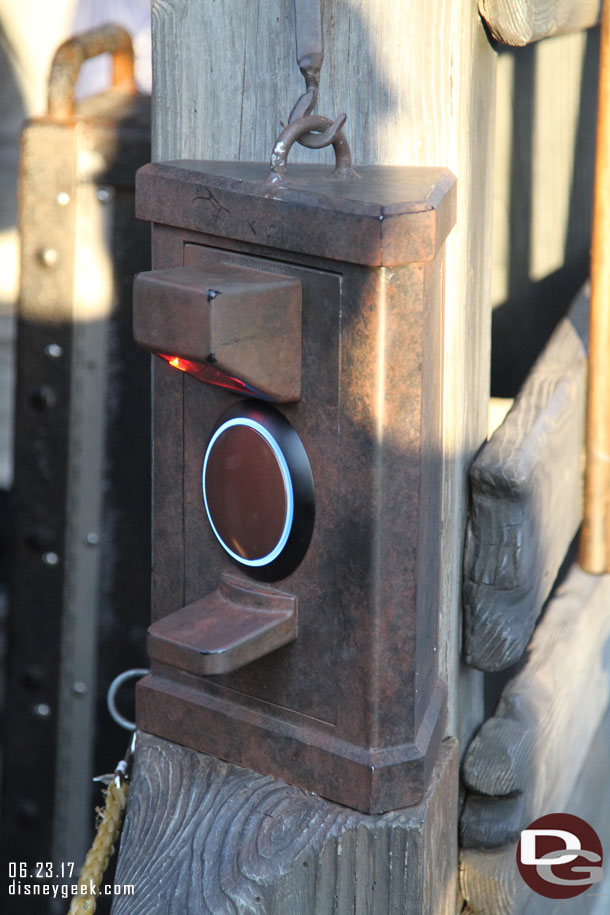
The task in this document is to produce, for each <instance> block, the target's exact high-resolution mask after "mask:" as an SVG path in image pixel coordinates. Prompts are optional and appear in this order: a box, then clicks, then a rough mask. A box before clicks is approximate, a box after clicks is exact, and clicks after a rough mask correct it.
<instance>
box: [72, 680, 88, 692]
mask: <svg viewBox="0 0 610 915" xmlns="http://www.w3.org/2000/svg"><path fill="white" fill-rule="evenodd" d="M72 689H73V691H74V692H75V693H76V695H77V696H84V695H85V694H86V692H87V684H86V683H84V682H83V680H76V682H75V683H73V684H72Z"/></svg>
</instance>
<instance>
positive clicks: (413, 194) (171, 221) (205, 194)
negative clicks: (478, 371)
mask: <svg viewBox="0 0 610 915" xmlns="http://www.w3.org/2000/svg"><path fill="white" fill-rule="evenodd" d="M358 175H359V178H354V179H352V178H344V179H337V178H335V177H333V172H332V171H331V170H329V169H327V168H324V167H323V166H319V165H302V164H300V163H298V164H294V165H292V166H291V168H290V174H289V180H288V181H287V182H286V183H285V184H284V185H283V186H282V187H281V188H278V190H277V193H276V194H275V195H272V196H271V197H269V196H268V195H267V192H268V185H267V179H268V176H269V166H268V164H266V163H264V162H263V163H257V162H198V161H193V160H185V161H184V162H170V163H153V164H151V165H147V166H145V167H144V168H142V169H140V170H139V172H138V175H137V178H136V189H137V201H136V207H137V210H136V213H137V215H138V216H139V217H140V218H141V219H148V220H150V221H151V222H154V223H160V224H163V225H167V226H176V227H179V228H182V229H192V230H193V231H195V232H201V233H207V234H209V235H210V237H213V238H228V239H234V240H235V241H243V242H246V243H247V244H251V245H255V246H259V245H264V246H265V247H267V248H272V249H274V250H275V251H282V252H294V253H298V254H311V255H313V256H314V257H322V258H323V259H325V260H329V259H330V260H333V261H335V260H338V261H341V262H346V263H350V264H364V265H367V266H370V267H378V266H384V267H398V266H401V265H403V264H409V263H415V262H421V261H429V260H432V259H433V258H435V257H436V255H437V254H438V252H439V250H440V249H441V247H442V245H443V242H444V241H445V238H446V236H447V234H448V233H449V231H450V229H451V226H452V225H453V223H454V221H455V207H456V185H455V178H454V176H453V175H452V174H451V172H449V171H447V169H442V168H405V167H401V166H386V167H381V166H374V165H369V166H359V167H358ZM283 256H284V257H287V255H286V254H284V255H283ZM171 266H174V264H172V265H171ZM259 269H264V268H263V267H259ZM329 269H333V270H336V269H337V265H336V264H335V265H334V266H333V267H332V268H331V267H330V266H329Z"/></svg>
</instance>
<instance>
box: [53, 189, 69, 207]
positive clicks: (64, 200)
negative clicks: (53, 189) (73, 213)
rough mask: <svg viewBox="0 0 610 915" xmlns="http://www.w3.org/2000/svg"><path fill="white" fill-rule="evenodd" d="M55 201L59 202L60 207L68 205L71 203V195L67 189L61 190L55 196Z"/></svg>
mask: <svg viewBox="0 0 610 915" xmlns="http://www.w3.org/2000/svg"><path fill="white" fill-rule="evenodd" d="M55 201H56V203H58V204H59V206H60V207H66V206H68V204H69V203H70V195H69V194H67V193H66V192H65V191H60V192H59V194H58V195H57V197H56V198H55Z"/></svg>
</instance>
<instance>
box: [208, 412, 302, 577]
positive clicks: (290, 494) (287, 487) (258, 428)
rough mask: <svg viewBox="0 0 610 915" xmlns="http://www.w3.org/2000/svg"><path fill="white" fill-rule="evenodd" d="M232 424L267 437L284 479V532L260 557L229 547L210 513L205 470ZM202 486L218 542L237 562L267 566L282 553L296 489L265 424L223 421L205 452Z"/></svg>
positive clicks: (280, 452) (280, 451)
mask: <svg viewBox="0 0 610 915" xmlns="http://www.w3.org/2000/svg"><path fill="white" fill-rule="evenodd" d="M232 426H247V427H248V428H249V429H254V431H255V432H258V434H259V435H262V437H263V438H264V439H265V441H266V442H267V444H268V445H269V447H270V448H271V450H272V451H273V454H274V455H275V459H276V461H277V462H278V464H279V466H280V472H281V474H282V480H283V482H284V491H285V493H286V518H285V521H284V527H283V530H282V534H281V536H280V539H279V540H278V542H277V543H276V545H275V546H274V548H273V549H272V550H271V552H270V553H267V555H266V556H261V558H260V559H244V557H243V556H239V555H238V554H237V553H235V552H234V551H233V550H232V549H231V548H230V547H228V546H227V544H226V543H225V542H224V540H223V539H222V537H221V536H220V534H219V533H218V531H217V530H216V526H215V524H214V522H213V521H212V516H211V514H210V509H209V507H208V499H207V495H206V491H205V472H206V469H207V466H208V458H209V456H210V452H211V450H212V448H213V447H214V443H215V442H216V440H217V439H218V438H219V437H220V436H221V435H222V433H223V432H226V430H227V429H230V428H231V427H232ZM201 486H202V489H203V501H204V504H205V511H206V514H207V516H208V521H209V522H210V524H211V526H212V530H213V531H214V536H215V537H216V539H217V540H218V542H219V543H220V545H221V546H222V548H223V549H224V550H226V551H227V553H228V554H229V556H232V557H233V559H235V560H236V561H237V562H241V563H242V565H246V566H267V565H269V563H270V562H273V561H274V560H275V559H277V557H278V556H279V555H280V553H281V552H282V550H283V549H284V547H285V546H286V543H287V542H288V537H289V536H290V530H291V528H292V522H293V519H294V491H293V489H292V478H291V476H290V471H289V469H288V464H287V463H286V458H285V457H284V455H283V453H282V450H281V448H280V446H279V445H278V443H277V441H276V440H275V439H274V437H273V436H272V435H271V433H270V432H269V430H268V429H265V427H264V426H262V425H261V424H260V423H257V422H256V421H255V420H253V419H246V418H245V417H240V418H238V419H229V420H227V422H226V423H223V424H222V426H219V427H218V429H217V430H216V432H215V433H214V435H213V436H212V438H211V439H210V443H209V445H208V447H207V450H206V453H205V458H204V459H203V473H202V474H201Z"/></svg>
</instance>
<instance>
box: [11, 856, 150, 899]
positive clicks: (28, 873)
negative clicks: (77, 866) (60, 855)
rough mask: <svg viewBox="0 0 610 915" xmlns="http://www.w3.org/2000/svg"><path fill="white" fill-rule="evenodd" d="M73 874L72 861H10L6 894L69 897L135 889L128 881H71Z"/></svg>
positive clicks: (117, 893)
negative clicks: (81, 882) (33, 862)
mask: <svg viewBox="0 0 610 915" xmlns="http://www.w3.org/2000/svg"><path fill="white" fill-rule="evenodd" d="M73 874H74V863H73V862H72V861H67V862H64V863H62V864H60V865H53V864H51V863H49V862H40V861H38V862H36V864H35V865H30V864H27V863H26V862H25V861H11V862H10V863H9V866H8V878H9V882H8V894H9V896H47V897H49V898H51V899H70V898H71V897H73V896H133V895H134V893H135V888H134V886H133V884H131V883H108V884H105V885H103V886H97V885H96V884H95V883H94V882H93V880H89V881H88V882H87V883H83V884H82V885H80V884H79V883H77V882H70V881H71V880H72V879H73ZM51 881H57V882H51Z"/></svg>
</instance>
